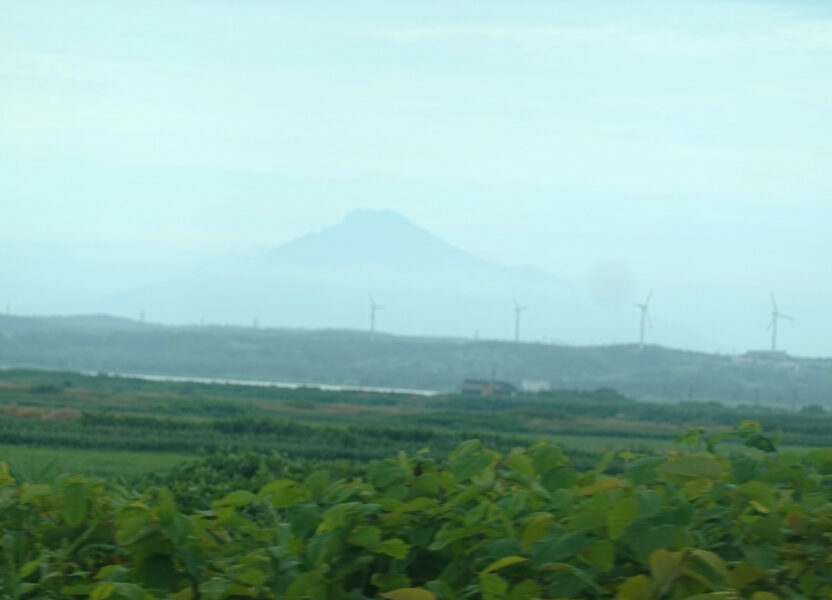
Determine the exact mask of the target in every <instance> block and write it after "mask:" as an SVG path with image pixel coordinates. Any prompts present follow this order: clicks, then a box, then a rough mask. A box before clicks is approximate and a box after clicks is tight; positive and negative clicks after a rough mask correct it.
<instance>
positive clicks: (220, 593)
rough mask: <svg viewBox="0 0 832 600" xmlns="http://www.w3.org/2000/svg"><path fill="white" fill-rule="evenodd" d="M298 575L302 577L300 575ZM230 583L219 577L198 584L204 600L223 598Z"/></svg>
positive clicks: (221, 599) (219, 599) (220, 599)
mask: <svg viewBox="0 0 832 600" xmlns="http://www.w3.org/2000/svg"><path fill="white" fill-rule="evenodd" d="M300 577H303V575H301V576H300ZM229 586H230V584H229V583H228V582H227V581H223V580H221V579H209V580H208V581H203V582H202V583H200V584H199V592H200V594H201V595H202V597H203V598H205V599H206V600H223V599H224V598H225V597H226V594H227V593H228V588H229Z"/></svg>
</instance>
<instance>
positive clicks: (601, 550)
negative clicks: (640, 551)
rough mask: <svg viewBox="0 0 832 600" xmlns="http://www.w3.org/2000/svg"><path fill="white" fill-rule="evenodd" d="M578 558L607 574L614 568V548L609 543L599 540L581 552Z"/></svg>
mask: <svg viewBox="0 0 832 600" xmlns="http://www.w3.org/2000/svg"><path fill="white" fill-rule="evenodd" d="M578 557H579V558H580V559H581V560H583V561H584V562H585V563H587V564H588V565H591V566H593V567H595V568H597V569H600V570H601V571H602V572H607V571H609V570H611V569H612V568H613V566H615V547H614V546H613V543H612V542H611V541H609V540H601V541H600V542H598V543H595V544H593V545H592V546H587V547H586V548H584V549H583V550H581V552H580V553H579V554H578Z"/></svg>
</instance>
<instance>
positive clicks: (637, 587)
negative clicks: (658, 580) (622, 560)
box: [615, 575, 653, 600]
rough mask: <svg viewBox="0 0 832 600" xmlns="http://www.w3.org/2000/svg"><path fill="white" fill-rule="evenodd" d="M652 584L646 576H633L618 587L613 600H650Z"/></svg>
mask: <svg viewBox="0 0 832 600" xmlns="http://www.w3.org/2000/svg"><path fill="white" fill-rule="evenodd" d="M652 597H653V584H651V583H650V579H649V578H648V577H647V576H646V575H635V576H633V577H630V578H629V579H628V580H627V581H625V582H624V583H622V584H621V585H619V586H618V589H617V590H616V591H615V600H651V598H652Z"/></svg>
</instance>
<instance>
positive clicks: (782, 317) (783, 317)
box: [777, 313, 794, 321]
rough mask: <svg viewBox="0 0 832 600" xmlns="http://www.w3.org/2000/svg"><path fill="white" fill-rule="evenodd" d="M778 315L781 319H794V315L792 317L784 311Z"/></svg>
mask: <svg viewBox="0 0 832 600" xmlns="http://www.w3.org/2000/svg"><path fill="white" fill-rule="evenodd" d="M777 316H779V317H780V318H781V319H786V320H787V321H794V317H792V316H790V315H784V314H783V313H777Z"/></svg>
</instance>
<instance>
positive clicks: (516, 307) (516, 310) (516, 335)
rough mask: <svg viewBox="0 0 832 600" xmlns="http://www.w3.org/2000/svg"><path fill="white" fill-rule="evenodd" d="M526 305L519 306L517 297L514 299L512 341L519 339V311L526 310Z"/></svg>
mask: <svg viewBox="0 0 832 600" xmlns="http://www.w3.org/2000/svg"><path fill="white" fill-rule="evenodd" d="M527 308H528V306H520V304H519V303H518V302H517V298H515V299H514V341H515V342H519V341H520V313H522V312H523V311H524V310H526V309H527Z"/></svg>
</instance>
